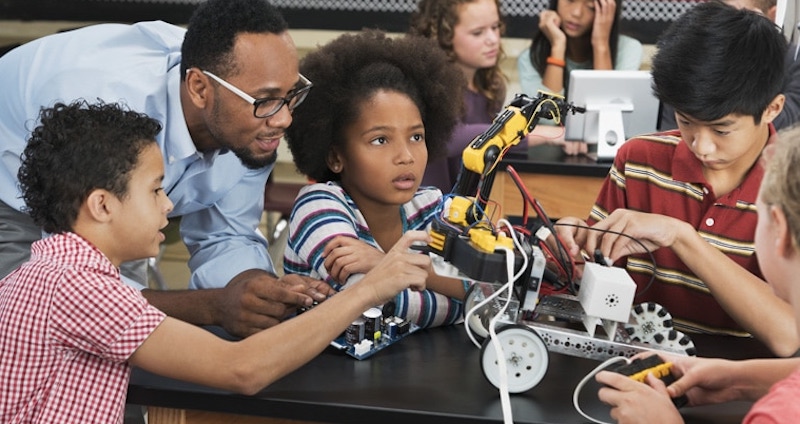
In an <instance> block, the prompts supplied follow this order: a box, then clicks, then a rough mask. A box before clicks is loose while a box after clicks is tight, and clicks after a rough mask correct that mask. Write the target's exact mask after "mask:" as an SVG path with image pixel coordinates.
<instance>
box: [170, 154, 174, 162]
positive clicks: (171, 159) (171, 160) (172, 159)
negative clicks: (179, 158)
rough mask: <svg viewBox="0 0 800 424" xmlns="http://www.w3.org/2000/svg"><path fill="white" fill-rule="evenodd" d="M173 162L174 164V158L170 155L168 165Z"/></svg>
mask: <svg viewBox="0 0 800 424" xmlns="http://www.w3.org/2000/svg"><path fill="white" fill-rule="evenodd" d="M173 162H175V156H172V155H170V156H169V163H173Z"/></svg>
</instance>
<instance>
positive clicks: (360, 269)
mask: <svg viewBox="0 0 800 424" xmlns="http://www.w3.org/2000/svg"><path fill="white" fill-rule="evenodd" d="M322 255H323V256H324V257H325V269H327V270H328V274H330V276H331V277H332V278H333V279H334V280H336V281H337V282H338V283H339V284H342V285H344V284H346V283H347V279H348V278H349V277H350V276H351V275H353V274H365V273H367V272H369V271H370V270H371V269H372V268H374V267H375V265H377V264H378V262H380V260H381V259H383V256H384V253H383V252H381V251H380V250H378V249H376V248H375V247H373V246H370V245H369V244H367V243H365V242H363V241H361V240H357V239H355V238H353V237H348V236H336V237H334V238H332V239H331V240H330V241H329V242H328V244H326V245H325V250H324V251H323V252H322Z"/></svg>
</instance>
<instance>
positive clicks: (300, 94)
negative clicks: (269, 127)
mask: <svg viewBox="0 0 800 424" xmlns="http://www.w3.org/2000/svg"><path fill="white" fill-rule="evenodd" d="M203 73H204V74H206V75H208V76H209V77H211V78H212V79H213V80H214V81H216V82H218V83H220V85H222V86H223V87H225V88H227V89H228V90H230V91H231V92H233V94H236V95H237V96H239V97H241V98H242V99H244V100H245V101H246V102H247V103H250V104H251V105H253V115H254V116H255V117H256V118H269V117H270V116H272V115H274V114H276V113H278V111H279V110H281V108H282V107H283V105H287V106H289V111H293V110H294V108H296V107H297V106H300V103H303V100H305V99H306V96H308V92H309V91H310V90H311V87H313V85H314V84H312V83H311V81H309V80H308V78H306V77H304V76H303V75H302V74H298V75H300V81H298V83H297V86H295V88H293V89H292V90H291V91H290V92H289V94H287V95H286V97H262V98H260V99H256V98H254V97H252V96H250V95H249V94H247V93H245V92H244V91H242V90H240V89H239V88H237V87H236V86H235V85H233V84H231V83H229V82H228V81H225V80H224V79H222V78H220V77H218V76H216V75H214V74H212V73H211V72H208V71H203Z"/></svg>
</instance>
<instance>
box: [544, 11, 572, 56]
mask: <svg viewBox="0 0 800 424" xmlns="http://www.w3.org/2000/svg"><path fill="white" fill-rule="evenodd" d="M539 30H540V31H542V33H543V34H544V35H545V37H547V39H548V40H550V46H551V51H552V50H554V49H561V50H562V51H566V46H567V35H566V34H564V31H562V30H561V18H560V17H559V16H558V12H556V11H555V10H549V9H548V10H543V11H542V12H541V13H539Z"/></svg>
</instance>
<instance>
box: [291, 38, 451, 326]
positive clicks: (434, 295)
mask: <svg viewBox="0 0 800 424" xmlns="http://www.w3.org/2000/svg"><path fill="white" fill-rule="evenodd" d="M300 71H301V73H302V74H303V75H305V76H306V77H307V78H308V79H310V80H311V81H313V83H314V90H313V91H311V92H310V93H309V95H308V97H307V98H306V100H305V102H304V104H303V107H302V108H297V109H296V110H295V111H294V112H293V123H292V125H291V126H290V127H289V128H288V130H287V133H286V140H287V142H288V145H289V148H290V150H291V152H292V155H293V158H294V163H295V165H296V167H297V169H298V170H299V171H300V172H301V173H303V174H305V175H306V176H307V177H308V178H309V179H311V180H313V181H315V182H316V183H314V184H310V185H308V186H306V187H304V188H303V189H302V190H301V191H300V193H299V194H298V197H297V199H296V200H295V204H294V208H293V211H292V214H291V217H290V223H289V239H288V244H287V247H286V252H285V256H284V270H285V272H286V273H287V274H288V273H292V274H302V275H309V276H313V277H316V278H321V279H324V280H325V281H327V282H328V283H329V284H330V285H331V286H332V287H334V288H335V289H337V290H342V289H344V288H347V287H349V286H351V285H353V284H356V283H357V281H358V280H360V279H361V277H362V276H363V275H364V274H365V273H366V272H367V271H369V270H370V269H372V268H373V267H374V266H375V264H376V263H378V261H380V259H381V258H382V257H383V256H384V255H385V252H387V251H389V249H390V248H391V247H392V246H393V245H394V244H395V242H397V240H398V239H400V237H401V236H402V235H403V233H405V232H407V231H410V230H426V229H428V228H429V226H430V223H431V222H432V220H433V219H434V218H435V216H436V215H437V213H438V206H439V202H440V200H441V198H442V192H441V191H440V190H439V189H437V188H435V187H420V184H421V182H422V176H423V174H424V173H425V168H426V165H427V163H428V161H429V160H430V159H432V158H435V157H436V156H437V155H439V154H441V153H442V152H444V148H445V143H447V141H448V140H449V137H450V135H451V132H452V130H453V127H454V126H455V124H456V122H457V121H458V118H459V116H460V115H461V112H462V107H463V106H462V105H463V100H462V87H463V86H464V84H465V83H464V81H463V76H462V74H461V72H459V70H458V69H457V68H456V67H454V66H453V64H452V63H451V62H450V61H449V60H448V58H447V55H446V54H445V53H444V52H443V51H442V50H441V49H440V48H438V46H436V45H435V44H433V43H432V42H431V41H430V40H428V39H426V38H422V37H408V36H406V37H401V38H391V37H389V36H387V35H386V34H385V33H383V32H380V31H377V30H365V31H363V32H361V33H358V34H345V35H342V36H340V37H339V38H337V39H335V40H333V41H331V42H330V43H328V44H327V45H325V46H322V47H320V48H319V49H318V50H316V51H314V52H312V53H309V54H308V55H307V56H306V57H305V58H304V59H303V60H302V61H301V64H300ZM429 272H430V274H429V276H428V279H427V281H426V286H427V289H426V290H424V291H422V292H414V291H411V290H405V291H403V292H400V294H399V295H398V296H397V297H396V298H395V315H397V316H400V317H402V318H405V319H407V320H409V321H411V322H413V323H415V324H417V325H419V326H420V327H431V326H439V325H448V324H453V323H456V322H457V321H460V319H461V317H462V312H463V311H462V304H461V301H462V300H463V297H464V293H465V291H464V289H465V287H464V284H463V283H462V282H461V280H458V279H453V278H447V277H442V276H439V275H437V274H435V273H434V272H433V270H430V271H429Z"/></svg>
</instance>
